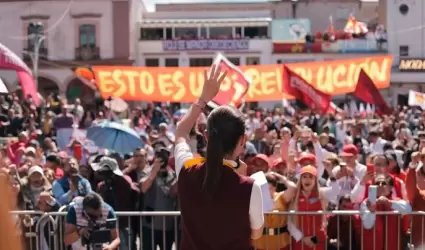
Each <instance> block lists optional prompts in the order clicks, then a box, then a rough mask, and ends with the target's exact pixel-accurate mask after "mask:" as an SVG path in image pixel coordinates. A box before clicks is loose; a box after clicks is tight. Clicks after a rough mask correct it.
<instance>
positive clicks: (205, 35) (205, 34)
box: [199, 27, 207, 39]
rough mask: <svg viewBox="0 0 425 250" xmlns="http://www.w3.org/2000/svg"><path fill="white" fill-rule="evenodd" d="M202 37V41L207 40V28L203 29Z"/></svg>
mask: <svg viewBox="0 0 425 250" xmlns="http://www.w3.org/2000/svg"><path fill="white" fill-rule="evenodd" d="M200 29H201V36H200V37H199V38H200V39H205V38H207V28H205V27H201V28H200Z"/></svg>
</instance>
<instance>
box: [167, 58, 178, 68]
mask: <svg viewBox="0 0 425 250" xmlns="http://www.w3.org/2000/svg"><path fill="white" fill-rule="evenodd" d="M165 66H166V67H178V66H179V59H178V58H165Z"/></svg>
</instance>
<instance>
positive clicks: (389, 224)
mask: <svg viewBox="0 0 425 250" xmlns="http://www.w3.org/2000/svg"><path fill="white" fill-rule="evenodd" d="M372 184H373V185H375V186H376V196H374V197H371V196H372V195H373V194H372V192H371V193H369V194H370V197H368V198H366V199H365V200H364V201H363V202H362V204H361V206H360V211H361V212H363V213H362V215H361V218H362V222H363V234H362V235H363V238H364V239H372V240H363V243H362V244H363V248H362V249H386V250H401V249H404V248H403V246H402V244H403V240H402V239H403V237H402V235H403V226H402V223H401V220H400V215H377V214H375V212H376V211H398V212H400V213H401V214H408V213H410V212H411V211H412V207H411V206H410V204H409V202H408V201H406V200H402V199H400V198H398V197H394V196H393V195H392V190H393V188H394V179H393V178H392V177H391V176H390V175H388V174H377V175H376V176H375V178H374V179H373V181H372ZM373 193H375V192H373ZM382 239H383V240H382Z"/></svg>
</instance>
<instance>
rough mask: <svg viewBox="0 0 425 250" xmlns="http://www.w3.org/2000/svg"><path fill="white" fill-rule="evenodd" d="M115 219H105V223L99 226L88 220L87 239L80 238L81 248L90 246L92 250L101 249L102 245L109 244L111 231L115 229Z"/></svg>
mask: <svg viewBox="0 0 425 250" xmlns="http://www.w3.org/2000/svg"><path fill="white" fill-rule="evenodd" d="M116 224H117V220H116V219H107V220H106V222H105V223H103V224H99V223H95V222H93V221H90V220H89V223H88V227H87V229H88V232H89V237H88V238H86V237H83V236H82V237H81V242H82V244H83V246H90V247H91V249H92V250H96V249H102V246H103V244H105V243H109V242H111V241H112V239H111V230H112V229H114V228H116Z"/></svg>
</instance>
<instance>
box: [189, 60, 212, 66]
mask: <svg viewBox="0 0 425 250" xmlns="http://www.w3.org/2000/svg"><path fill="white" fill-rule="evenodd" d="M212 63H213V59H212V58H190V60H189V64H190V65H189V66H191V67H208V66H211V65H212Z"/></svg>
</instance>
